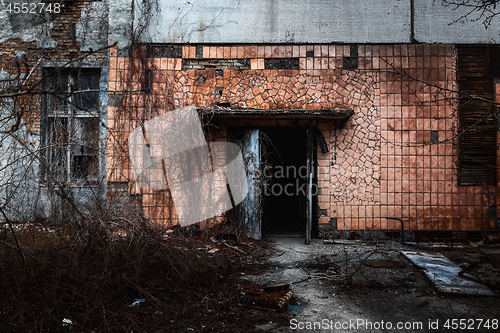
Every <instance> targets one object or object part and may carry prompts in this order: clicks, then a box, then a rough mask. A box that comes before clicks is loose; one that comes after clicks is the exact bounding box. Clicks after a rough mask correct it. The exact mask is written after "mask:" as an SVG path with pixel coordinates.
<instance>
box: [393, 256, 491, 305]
mask: <svg viewBox="0 0 500 333" xmlns="http://www.w3.org/2000/svg"><path fill="white" fill-rule="evenodd" d="M401 253H402V254H403V255H404V256H405V257H406V258H407V259H408V260H410V261H411V262H412V263H413V264H414V265H416V266H417V267H418V268H420V269H422V271H423V272H424V273H425V274H426V275H427V277H428V279H429V281H430V282H431V283H432V284H433V285H434V286H435V287H436V288H437V289H438V290H439V291H440V292H441V293H445V294H463V295H475V296H495V293H494V292H493V291H491V289H490V288H488V287H487V286H485V285H483V284H481V283H478V282H475V281H471V280H470V279H474V280H477V278H476V277H475V276H474V275H472V274H470V273H464V274H463V275H459V274H458V273H460V272H461V271H462V269H461V268H460V267H458V266H457V265H455V264H454V263H453V262H451V261H450V260H449V259H448V258H446V257H445V256H444V255H443V254H441V253H436V252H419V251H401Z"/></svg>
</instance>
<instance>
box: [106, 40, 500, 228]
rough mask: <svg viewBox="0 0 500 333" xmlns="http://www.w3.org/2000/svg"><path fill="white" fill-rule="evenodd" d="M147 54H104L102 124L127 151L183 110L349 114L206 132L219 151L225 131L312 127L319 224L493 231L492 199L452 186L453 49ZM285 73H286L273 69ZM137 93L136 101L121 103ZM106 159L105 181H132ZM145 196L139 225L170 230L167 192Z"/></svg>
mask: <svg viewBox="0 0 500 333" xmlns="http://www.w3.org/2000/svg"><path fill="white" fill-rule="evenodd" d="M154 50H155V49H152V48H148V49H147V48H146V47H144V48H143V49H142V50H138V51H137V52H136V54H135V55H136V57H134V56H132V57H131V58H124V57H119V56H118V52H117V50H116V49H113V50H112V52H111V60H110V64H111V66H110V68H111V70H110V90H112V91H116V92H117V94H116V95H115V96H121V97H120V98H122V99H121V102H120V103H119V104H117V105H116V106H115V107H110V108H109V112H108V118H109V119H108V124H109V126H110V127H109V130H110V131H111V132H112V133H113V135H112V137H116V138H117V140H125V139H126V135H127V133H128V131H130V130H133V129H134V128H135V126H137V125H139V124H140V123H141V121H144V120H147V119H150V118H152V117H153V116H154V115H158V114H162V113H163V112H166V111H168V110H171V109H173V108H176V107H179V106H184V105H191V104H194V105H196V106H198V107H200V108H209V109H210V108H211V107H213V106H214V105H217V104H218V103H222V105H231V106H232V107H234V108H250V109H263V110H273V109H303V110H307V109H336V108H339V109H340V108H342V109H345V108H347V109H352V110H354V115H353V116H352V117H350V118H349V119H348V120H347V121H346V122H345V123H340V122H338V121H326V120H262V119H254V120H237V121H233V122H219V123H217V127H216V128H215V127H213V128H212V129H210V130H208V133H209V137H211V139H217V140H222V141H224V140H227V126H231V125H232V126H235V125H236V126H238V125H240V126H242V125H254V126H310V124H311V123H312V124H313V125H316V126H317V127H318V128H319V129H320V130H321V132H322V134H323V135H324V137H325V138H326V140H327V142H328V145H329V150H330V151H329V152H328V153H326V154H321V152H320V151H318V185H319V187H320V188H321V189H322V194H320V195H319V196H318V202H319V203H318V204H319V208H320V209H321V210H322V211H323V212H324V213H323V216H321V217H320V218H319V223H320V225H328V224H329V223H330V225H331V223H332V222H334V223H335V224H336V227H337V228H338V229H339V230H344V229H346V228H348V229H349V230H384V229H399V228H400V226H399V224H395V223H394V222H393V221H389V220H386V219H385V217H398V218H403V219H404V220H405V221H406V223H408V226H409V229H411V230H446V231H472V230H493V229H495V228H497V220H496V216H497V209H496V206H497V204H500V202H498V201H499V200H500V198H499V197H498V195H497V192H498V189H497V188H496V187H495V186H460V185H459V184H458V178H457V140H458V136H457V99H456V98H457V96H458V95H457V93H456V68H455V67H456V50H455V47H454V46H453V45H449V44H446V45H445V44H440V45H436V44H392V45H326V44H314V45H295V44H294V45H286V46H284V45H265V46H261V45H258V46H252V45H250V46H249V45H230V46H227V45H221V46H212V45H209V46H206V45H198V46H178V48H177V49H174V48H172V47H170V46H169V48H168V49H163V51H158V50H156V51H154ZM176 50H177V51H176ZM165 56H170V58H168V57H165ZM273 59H274V60H273ZM354 59H356V61H357V63H356V61H354ZM283 67H287V68H289V69H276V68H283ZM146 79H147V80H146ZM141 87H142V88H143V89H144V88H145V89H146V91H147V92H146V93H145V94H143V93H137V94H129V95H125V94H123V92H122V89H128V90H133V88H135V89H140V88H141ZM110 96H114V95H113V94H111V95H110ZM208 128H210V126H208ZM120 138H121V139H120ZM109 154H110V156H109V157H108V181H110V183H112V182H114V181H122V180H126V179H127V178H128V179H130V178H129V177H130V176H131V175H130V170H129V169H128V166H127V165H125V164H123V163H121V162H119V161H120V155H122V156H121V157H123V153H119V152H113V151H110V152H109ZM132 191H135V193H140V192H141V191H140V190H139V189H133V190H132ZM146 194H147V195H146V196H144V198H145V199H143V203H142V204H143V210H144V212H145V213H146V215H147V216H149V217H150V218H153V219H155V220H157V221H159V222H164V223H171V222H169V221H171V220H169V219H172V218H174V219H175V210H173V209H172V205H171V203H169V201H168V200H169V199H168V192H161V193H160V192H157V193H152V192H151V193H146Z"/></svg>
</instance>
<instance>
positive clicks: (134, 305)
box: [127, 298, 146, 308]
mask: <svg viewBox="0 0 500 333" xmlns="http://www.w3.org/2000/svg"><path fill="white" fill-rule="evenodd" d="M145 301H146V300H145V299H144V298H136V299H134V302H133V303H132V304H130V305H127V306H128V307H130V308H135V307H137V306H139V305H141V303H144V302H145Z"/></svg>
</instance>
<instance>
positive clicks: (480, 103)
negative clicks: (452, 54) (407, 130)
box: [457, 46, 500, 185]
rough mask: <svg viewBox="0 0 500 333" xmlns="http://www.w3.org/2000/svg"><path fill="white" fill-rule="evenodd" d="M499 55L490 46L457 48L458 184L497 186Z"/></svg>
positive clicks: (494, 48)
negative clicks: (495, 79) (495, 86)
mask: <svg viewBox="0 0 500 333" xmlns="http://www.w3.org/2000/svg"><path fill="white" fill-rule="evenodd" d="M498 55H500V52H499V50H498V48H496V47H489V46H457V56H458V59H457V75H458V90H459V103H458V106H459V113H458V117H459V131H460V133H462V132H464V133H463V134H462V135H461V136H460V138H459V169H458V175H459V183H460V185H495V184H496V170H495V166H496V141H497V129H496V127H497V122H496V118H495V117H494V116H493V114H494V113H495V105H494V104H493V103H492V102H491V101H494V97H495V96H494V84H493V80H494V77H495V76H497V75H498V74H500V60H499V59H498Z"/></svg>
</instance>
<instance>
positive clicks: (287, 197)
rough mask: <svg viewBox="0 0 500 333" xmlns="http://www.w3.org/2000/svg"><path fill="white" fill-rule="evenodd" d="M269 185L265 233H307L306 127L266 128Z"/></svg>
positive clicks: (264, 193)
mask: <svg viewBox="0 0 500 333" xmlns="http://www.w3.org/2000/svg"><path fill="white" fill-rule="evenodd" d="M262 132H263V134H264V140H263V141H264V144H266V143H267V145H266V146H267V147H265V154H264V155H263V158H265V159H266V160H265V161H263V162H264V163H265V164H264V165H265V170H264V176H265V177H266V180H267V186H266V188H265V189H264V191H263V198H262V199H263V202H262V206H263V215H262V233H263V235H265V236H276V235H283V236H303V235H304V234H305V232H306V218H307V214H306V209H307V207H306V205H307V132H306V129H304V128H293V127H286V128H283V127H282V128H264V129H262Z"/></svg>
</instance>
